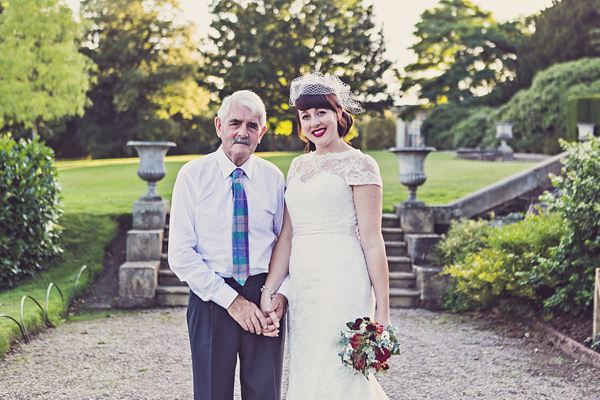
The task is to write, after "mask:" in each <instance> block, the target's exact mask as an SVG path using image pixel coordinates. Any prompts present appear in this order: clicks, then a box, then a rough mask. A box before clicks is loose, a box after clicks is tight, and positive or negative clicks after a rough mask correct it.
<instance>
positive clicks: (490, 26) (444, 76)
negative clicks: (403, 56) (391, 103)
mask: <svg viewBox="0 0 600 400" xmlns="http://www.w3.org/2000/svg"><path fill="white" fill-rule="evenodd" d="M522 29H523V28H522V27H521V26H520V25H519V23H518V22H508V23H498V22H497V21H496V20H495V19H494V18H493V16H492V14H491V13H490V12H488V11H484V10H482V9H481V8H480V7H478V6H476V5H474V4H473V3H472V2H471V1H470V0H440V2H439V5H438V6H436V7H434V8H433V9H431V10H426V11H425V12H423V14H421V21H420V22H419V23H417V25H416V31H415V32H414V35H415V36H416V37H417V38H418V42H417V43H415V44H414V45H413V46H412V47H411V49H412V50H413V51H414V52H415V53H416V54H417V57H418V59H417V61H416V62H414V63H412V64H409V65H407V66H406V67H405V73H404V75H403V76H402V81H403V82H402V88H401V90H402V91H404V92H407V91H409V90H410V89H412V88H416V89H417V90H418V93H419V97H420V98H422V99H426V100H427V101H428V102H429V103H432V104H441V103H445V102H453V103H462V102H467V101H469V100H470V99H472V98H473V97H475V96H480V95H483V94H486V93H489V92H490V91H491V89H492V88H493V87H494V86H495V85H497V84H499V83H502V82H507V81H511V80H513V79H514V77H515V71H516V68H517V63H516V60H517V45H518V44H519V41H520V40H521V38H522V36H523V31H522Z"/></svg>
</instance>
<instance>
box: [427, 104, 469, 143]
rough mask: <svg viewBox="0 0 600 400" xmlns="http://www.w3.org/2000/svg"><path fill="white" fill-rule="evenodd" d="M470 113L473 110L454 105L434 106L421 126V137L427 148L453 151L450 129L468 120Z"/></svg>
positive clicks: (452, 138)
mask: <svg viewBox="0 0 600 400" xmlns="http://www.w3.org/2000/svg"><path fill="white" fill-rule="evenodd" d="M472 112H473V109H469V108H467V107H461V106H457V105H454V104H441V105H439V106H436V107H435V108H434V109H433V110H431V114H429V116H428V117H427V118H426V119H425V121H423V125H421V135H423V137H424V139H425V143H426V144H427V146H432V147H435V148H436V149H437V150H453V149H454V137H453V136H452V135H453V134H452V132H451V129H452V127H453V126H454V125H456V124H457V123H459V122H460V121H462V120H464V119H466V118H468V117H469V116H470V115H471V113H472Z"/></svg>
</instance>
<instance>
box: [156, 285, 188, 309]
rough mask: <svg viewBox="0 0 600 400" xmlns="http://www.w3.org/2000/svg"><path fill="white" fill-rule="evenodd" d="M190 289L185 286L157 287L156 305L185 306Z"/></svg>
mask: <svg viewBox="0 0 600 400" xmlns="http://www.w3.org/2000/svg"><path fill="white" fill-rule="evenodd" d="M189 294H190V289H189V288H188V287H187V286H159V287H157V288H156V303H157V304H158V305H159V306H162V307H175V306H187V305H188V297H189Z"/></svg>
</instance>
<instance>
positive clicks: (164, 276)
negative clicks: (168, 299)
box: [158, 269, 187, 286]
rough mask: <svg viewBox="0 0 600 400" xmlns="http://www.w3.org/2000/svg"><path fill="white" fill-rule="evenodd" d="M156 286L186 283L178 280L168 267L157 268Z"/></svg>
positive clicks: (185, 284) (184, 284)
mask: <svg viewBox="0 0 600 400" xmlns="http://www.w3.org/2000/svg"><path fill="white" fill-rule="evenodd" d="M158 286H187V283H185V282H182V281H180V280H179V278H178V277H177V275H175V272H173V271H171V270H170V269H159V270H158Z"/></svg>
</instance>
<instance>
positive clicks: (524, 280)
mask: <svg viewBox="0 0 600 400" xmlns="http://www.w3.org/2000/svg"><path fill="white" fill-rule="evenodd" d="M460 224H461V225H463V226H464V225H467V224H471V226H472V227H475V225H474V224H472V223H471V222H461V223H460ZM458 226H460V225H457V227H458ZM464 231H465V228H463V227H460V229H458V234H457V233H455V232H454V231H453V230H452V229H451V230H450V231H449V232H448V236H447V237H446V238H445V239H444V240H443V241H442V243H440V245H439V246H440V248H443V247H444V246H448V244H447V243H446V244H444V242H448V241H450V242H454V247H455V248H457V249H460V243H461V242H462V245H463V246H465V247H468V248H466V249H465V250H464V251H462V250H458V251H457V252H456V253H457V254H459V255H460V257H457V258H455V259H454V263H452V264H449V265H446V266H445V268H444V272H445V273H446V274H449V275H450V276H451V277H452V280H453V287H452V288H451V291H452V293H451V294H450V295H449V296H446V299H445V300H446V306H447V307H448V308H449V309H451V310H454V311H457V310H462V309H481V308H487V307H489V306H491V305H493V304H495V303H497V302H498V300H499V299H500V298H517V299H519V300H522V301H525V302H526V303H529V304H530V305H531V306H532V307H534V308H537V309H542V308H543V300H544V299H545V298H547V296H548V294H549V292H550V291H551V289H550V287H551V285H553V284H555V283H556V282H555V280H554V279H553V278H552V276H551V272H550V271H549V270H548V269H547V268H545V265H544V264H543V262H542V261H543V260H545V259H548V258H549V257H550V256H551V254H552V252H553V249H554V247H555V246H556V245H558V243H559V241H560V238H561V236H562V232H563V231H564V224H563V220H562V218H560V216H559V215H558V214H547V215H540V216H534V215H530V216H528V217H527V218H526V219H525V220H523V221H520V222H516V223H514V224H510V225H504V226H502V227H499V228H488V229H487V230H484V229H479V232H485V234H481V236H480V240H481V242H480V243H479V244H478V245H477V246H475V247H472V246H471V244H470V243H469V242H464V241H463V240H464V239H465V235H464V233H463V232H464Z"/></svg>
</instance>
